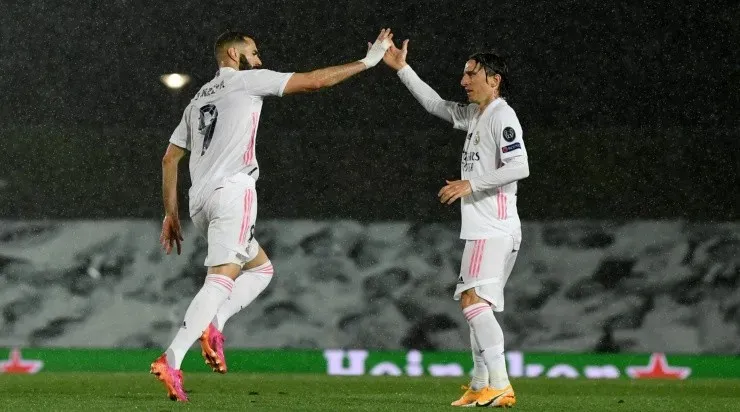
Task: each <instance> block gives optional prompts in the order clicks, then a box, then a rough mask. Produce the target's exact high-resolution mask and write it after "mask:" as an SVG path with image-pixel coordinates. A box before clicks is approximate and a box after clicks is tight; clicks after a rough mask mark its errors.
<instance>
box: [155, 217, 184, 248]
mask: <svg viewBox="0 0 740 412" xmlns="http://www.w3.org/2000/svg"><path fill="white" fill-rule="evenodd" d="M183 240H184V239H183V237H182V229H180V219H179V218H178V217H177V216H172V215H166V216H165V217H164V220H163V221H162V233H161V234H160V235H159V243H160V244H161V245H162V248H164V251H165V253H167V254H168V255H169V254H170V253H172V246H173V243H174V244H175V245H177V254H178V255H179V254H180V252H181V251H182V244H181V242H182V241H183Z"/></svg>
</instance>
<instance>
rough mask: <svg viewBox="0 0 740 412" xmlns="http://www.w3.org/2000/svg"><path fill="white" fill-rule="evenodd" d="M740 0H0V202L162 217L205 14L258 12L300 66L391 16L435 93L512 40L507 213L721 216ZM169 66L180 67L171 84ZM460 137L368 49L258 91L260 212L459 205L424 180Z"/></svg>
mask: <svg viewBox="0 0 740 412" xmlns="http://www.w3.org/2000/svg"><path fill="white" fill-rule="evenodd" d="M738 15H740V6H739V5H738V3H737V2H730V1H724V2H723V1H718V2H702V1H695V2H688V1H677V2H676V1H674V2H668V1H656V2H652V3H650V4H649V5H642V4H639V2H627V1H623V2H607V3H602V4H598V5H597V4H593V2H587V1H583V0H578V1H575V0H573V1H565V2H557V3H556V4H552V3H550V2H527V3H526V4H525V3H519V2H511V1H504V2H496V4H491V3H487V2H463V3H458V2H439V1H435V2H395V3H387V4H385V3H380V2H365V1H355V0H352V1H345V2H342V1H336V2H331V3H330V2H322V1H308V0H300V1H265V2H227V1H215V2H208V3H207V4H206V3H204V2H200V1H178V2H164V3H161V4H158V5H156V6H155V5H153V4H152V3H149V2H144V1H132V0H116V1H110V2H92V1H90V2H68V1H54V2H51V1H38V0H36V1H33V0H32V1H25V2H16V1H12V2H11V1H4V2H3V3H2V4H0V51H1V52H0V91H1V92H0V111H1V113H2V118H3V121H2V122H1V123H0V149H2V152H3V159H4V160H3V161H2V162H0V183H1V184H0V215H2V216H6V217H18V218H87V217H124V216H132V217H157V216H159V215H160V213H161V212H160V209H161V206H160V205H161V201H160V199H159V187H160V182H159V179H160V177H159V173H160V170H159V159H160V157H161V154H162V153H163V150H164V148H165V146H166V142H167V138H168V136H169V134H170V133H171V130H172V129H173V128H174V126H175V125H176V123H177V121H178V120H179V117H180V112H181V110H182V109H183V108H184V106H185V104H186V102H187V100H188V99H189V97H190V96H192V94H194V92H195V91H196V90H197V88H198V87H199V86H200V85H201V84H202V83H204V82H206V81H208V80H209V79H210V78H211V77H212V75H213V73H214V72H215V70H216V66H215V64H214V62H213V58H212V54H211V47H212V43H213V39H214V38H215V36H216V35H217V34H218V33H220V32H222V31H224V30H226V29H228V28H237V29H242V30H245V31H248V32H251V33H254V37H255V39H256V40H257V44H258V47H259V48H260V51H261V52H262V54H263V61H264V63H265V65H266V67H268V68H272V69H275V70H281V71H295V70H297V71H304V70H310V69H313V68H318V67H322V66H325V65H329V64H340V63H344V62H347V61H351V60H356V59H358V58H361V57H362V56H363V54H364V50H365V43H366V41H368V40H372V39H373V38H374V37H375V35H376V34H377V31H378V30H379V29H380V28H381V27H385V26H390V27H392V28H393V30H394V32H395V33H396V36H395V37H396V39H398V40H401V39H404V38H410V39H411V44H410V52H409V62H410V63H411V65H412V66H413V67H414V68H415V69H416V71H417V72H418V73H419V74H420V75H421V76H422V78H423V79H425V80H426V81H427V82H428V83H430V84H431V85H432V86H434V87H435V88H436V89H437V90H438V92H439V93H440V94H441V95H442V96H443V97H445V98H447V99H450V100H460V99H463V98H464V95H463V94H462V93H461V88H460V86H459V80H460V79H459V78H460V73H461V67H462V65H463V63H464V62H465V60H466V58H467V56H468V55H469V54H470V53H471V52H473V51H476V50H480V49H496V50H498V51H500V52H502V53H504V54H505V55H507V56H508V57H509V60H510V67H511V70H512V83H513V86H514V88H513V95H512V97H511V99H510V102H511V104H512V106H513V107H514V108H515V109H516V110H517V113H518V115H519V117H520V120H521V122H522V124H523V127H524V130H525V140H526V143H527V147H528V151H529V154H530V164H531V172H532V175H531V177H530V178H529V179H527V180H526V181H524V182H523V183H522V184H521V187H520V194H521V196H520V213H521V215H522V217H523V218H524V219H531V220H533V219H557V218H570V217H575V218H579V217H589V218H619V219H633V218H687V219H690V220H737V219H738V217H740V207H739V206H740V195H739V194H738V193H739V192H740V190H738V187H739V186H740V182H739V181H738V172H739V171H740V154H739V153H740V143H738V136H739V135H740V133H739V131H740V123H739V122H738V107H740V98H739V96H740V93H738V90H739V89H740V87H739V86H740V68H739V66H738V61H740V52H739V51H738V47H737V44H740V28H739V25H740V23H739V21H740V19H738ZM168 72H185V73H189V74H191V75H192V76H193V77H194V82H193V84H191V85H190V86H189V87H187V88H185V90H183V91H182V93H181V94H179V95H171V94H170V93H168V91H167V90H166V89H165V88H164V87H163V86H162V85H161V84H160V83H159V80H158V77H159V75H160V74H163V73H168ZM461 138H462V135H461V133H460V132H457V131H454V130H452V129H451V128H450V127H449V126H448V125H447V124H445V123H444V122H442V121H440V120H438V119H436V118H434V117H432V116H430V115H427V114H426V113H425V112H424V111H423V110H422V109H421V108H420V107H419V106H418V105H417V103H416V102H415V101H414V100H413V98H412V97H411V96H410V95H409V93H408V92H407V91H406V90H405V89H404V88H403V86H402V85H401V84H400V82H399V81H398V80H397V78H395V75H394V74H393V73H392V72H391V71H390V70H389V69H387V68H385V67H378V68H376V69H374V70H372V71H370V72H367V73H362V74H361V75H359V76H357V77H356V78H354V79H352V80H350V81H348V82H346V83H345V84H342V85H340V86H338V87H335V88H333V89H330V90H326V91H322V92H319V93H316V94H312V95H305V96H288V97H285V98H282V99H279V98H274V99H272V100H269V101H268V102H267V104H266V105H265V108H264V110H263V116H262V121H261V125H260V130H259V134H258V139H259V140H258V141H259V144H258V158H259V160H260V163H261V166H262V178H261V180H260V185H259V195H260V214H261V216H263V217H289V218H294V217H311V218H334V217H345V218H353V219H360V220H378V219H380V220H398V219H409V220H420V221H434V220H454V219H456V218H457V216H458V212H457V208H456V207H453V208H444V207H441V206H439V205H438V204H437V203H436V201H435V195H436V192H437V190H438V189H439V187H440V185H441V184H442V183H443V179H445V178H455V177H456V176H459V167H458V159H459V152H460V150H461V140H460V139H461ZM182 186H183V187H182V189H183V190H182V191H183V194H184V193H185V189H186V187H185V186H186V185H182ZM186 203H187V202H185V201H183V202H182V204H183V206H184V205H186Z"/></svg>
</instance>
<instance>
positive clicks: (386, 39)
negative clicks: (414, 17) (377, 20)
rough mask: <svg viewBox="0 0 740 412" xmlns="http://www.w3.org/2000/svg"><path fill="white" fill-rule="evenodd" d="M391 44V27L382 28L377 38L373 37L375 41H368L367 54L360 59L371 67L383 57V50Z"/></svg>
mask: <svg viewBox="0 0 740 412" xmlns="http://www.w3.org/2000/svg"><path fill="white" fill-rule="evenodd" d="M392 44H393V33H391V29H382V30H381V31H380V34H378V38H377V39H375V43H372V44H370V43H368V46H369V47H368V50H367V55H366V56H365V58H364V59H362V60H360V61H361V62H362V63H364V64H365V66H367V68H371V67H373V66H375V65H376V64H378V62H380V61H381V60H382V59H383V55H384V54H385V51H386V50H388V48H389V47H390V46H391V45H392Z"/></svg>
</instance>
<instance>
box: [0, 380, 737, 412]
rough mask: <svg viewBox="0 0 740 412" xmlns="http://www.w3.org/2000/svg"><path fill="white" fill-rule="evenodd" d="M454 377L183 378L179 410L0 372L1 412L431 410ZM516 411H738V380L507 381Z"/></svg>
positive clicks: (107, 383)
mask: <svg viewBox="0 0 740 412" xmlns="http://www.w3.org/2000/svg"><path fill="white" fill-rule="evenodd" d="M463 383H465V381H464V380H463V379H452V378H428V377H423V378H410V377H344V378H342V377H329V376H317V375H278V374H247V373H229V374H227V375H223V376H222V375H216V374H208V373H191V374H187V375H186V376H185V388H186V390H187V391H188V393H189V396H190V400H191V402H189V403H188V404H178V403H175V402H172V401H170V400H169V399H167V398H166V395H165V391H164V388H163V387H162V386H161V384H160V383H159V382H158V381H156V380H155V378H154V377H153V376H151V375H148V374H146V373H140V374H131V373H41V374H38V375H0V410H2V411H98V410H99V411H114V410H116V411H130V410H142V411H169V410H190V411H196V410H197V411H244V410H249V411H276V410H296V411H330V412H335V411H437V410H440V411H441V410H455V409H456V408H453V407H451V406H449V403H450V402H451V401H453V400H454V399H456V397H457V396H459V395H460V394H461V393H462V392H461V391H460V389H459V388H460V385H461V384H463ZM513 384H514V389H515V390H516V392H517V396H518V399H517V405H516V406H515V407H514V410H518V411H643V412H651V411H740V381H737V380H689V381H684V382H677V381H628V380H616V381H615V380H601V381H587V380H567V379H558V380H546V379H519V380H515V381H513Z"/></svg>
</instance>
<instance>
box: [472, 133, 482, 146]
mask: <svg viewBox="0 0 740 412" xmlns="http://www.w3.org/2000/svg"><path fill="white" fill-rule="evenodd" d="M478 143H480V132H475V139H474V140H473V144H478Z"/></svg>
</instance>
